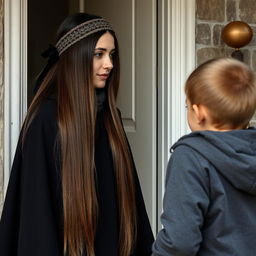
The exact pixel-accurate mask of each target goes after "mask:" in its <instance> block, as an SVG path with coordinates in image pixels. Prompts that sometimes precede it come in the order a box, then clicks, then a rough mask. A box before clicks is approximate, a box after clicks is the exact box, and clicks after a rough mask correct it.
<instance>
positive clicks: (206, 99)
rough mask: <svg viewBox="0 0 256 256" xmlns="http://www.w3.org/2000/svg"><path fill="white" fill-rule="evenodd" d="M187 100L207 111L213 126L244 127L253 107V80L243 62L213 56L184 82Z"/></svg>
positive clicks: (255, 90)
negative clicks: (203, 107) (213, 57)
mask: <svg viewBox="0 0 256 256" xmlns="http://www.w3.org/2000/svg"><path fill="white" fill-rule="evenodd" d="M185 93H186V96H187V99H188V100H189V101H190V103H191V104H192V105H193V104H202V105H204V106H206V107H207V108H208V110H209V114H210V117H211V119H212V122H213V124H214V125H216V127H222V126H229V127H230V128H237V127H243V126H246V125H247V124H248V123H249V121H250V119H251V118H252V116H253V114H254V112H255V110H256V79H255V74H254V73H253V71H252V70H251V69H250V68H249V67H248V66H247V65H246V64H244V63H242V62H240V61H238V60H235V59H231V58H219V59H212V60H210V61H207V62H205V63H203V64H202V65H200V66H199V67H198V68H197V69H195V70H194V71H193V72H192V73H191V75H190V76H189V78H188V79H187V81H186V84H185Z"/></svg>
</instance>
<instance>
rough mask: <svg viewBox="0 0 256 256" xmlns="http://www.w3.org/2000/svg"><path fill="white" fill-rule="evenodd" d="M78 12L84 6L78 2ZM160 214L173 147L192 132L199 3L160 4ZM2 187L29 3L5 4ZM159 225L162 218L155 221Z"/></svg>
mask: <svg viewBox="0 0 256 256" xmlns="http://www.w3.org/2000/svg"><path fill="white" fill-rule="evenodd" d="M80 4H81V6H80V8H81V9H82V8H83V1H81V0H80ZM158 10H159V13H158V17H159V18H158V215H160V213H161V209H162V204H161V202H162V197H163V192H164V176H165V168H166V164H167V161H168V158H169V148H170V146H171V144H172V143H173V142H175V141H176V140H177V139H178V138H179V137H180V136H181V135H183V134H185V133H186V132H187V131H188V128H187V125H186V113H185V97H184V93H183V84H184V81H185V79H186V77H187V75H188V73H189V72H190V71H191V70H192V69H193V68H194V67H195V0H158ZM4 86H5V91H4V99H5V105H4V107H5V110H4V156H5V157H4V177H5V180H4V185H5V191H6V187H7V183H8V179H9V174H10V168H11V163H12V160H13V157H14V154H15V149H16V144H17V140H18V136H19V132H20V128H21V125H22V121H23V119H24V116H25V113H26V109H27V0H4ZM157 219H158V220H159V216H157ZM159 227H160V225H159Z"/></svg>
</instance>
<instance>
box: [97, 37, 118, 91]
mask: <svg viewBox="0 0 256 256" xmlns="http://www.w3.org/2000/svg"><path fill="white" fill-rule="evenodd" d="M114 53H115V42H114V37H113V36H112V35H111V34H110V33H109V32H106V33H105V34H103V35H102V36H101V37H100V38H99V40H98V42H97V44H96V47H95V50H94V57H93V85H94V87H95V88H103V87H105V85H106V81H107V79H108V77H109V74H110V72H111V70H112V68H113V54H114Z"/></svg>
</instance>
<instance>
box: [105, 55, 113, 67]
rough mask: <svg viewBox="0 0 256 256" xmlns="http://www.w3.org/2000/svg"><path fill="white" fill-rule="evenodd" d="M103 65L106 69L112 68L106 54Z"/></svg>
mask: <svg viewBox="0 0 256 256" xmlns="http://www.w3.org/2000/svg"><path fill="white" fill-rule="evenodd" d="M103 67H104V68H107V69H112V68H113V61H112V58H111V57H110V56H106V57H105V59H104V63H103Z"/></svg>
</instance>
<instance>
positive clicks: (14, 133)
mask: <svg viewBox="0 0 256 256" xmlns="http://www.w3.org/2000/svg"><path fill="white" fill-rule="evenodd" d="M26 109H27V0H4V191H5V192H6V187H7V183H8V180H9V174H10V168H11V163H12V160H13V157H14V154H15V150H16V145H17V141H18V137H19V131H20V127H21V125H22V121H23V118H24V116H25V112H26Z"/></svg>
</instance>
